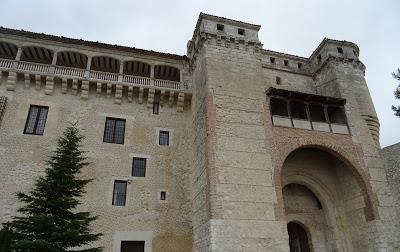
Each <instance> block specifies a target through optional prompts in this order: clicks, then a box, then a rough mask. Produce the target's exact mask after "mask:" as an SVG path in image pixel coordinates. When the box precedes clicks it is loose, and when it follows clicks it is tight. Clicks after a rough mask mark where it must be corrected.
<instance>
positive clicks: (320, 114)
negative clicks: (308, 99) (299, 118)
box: [308, 104, 326, 122]
mask: <svg viewBox="0 0 400 252" xmlns="http://www.w3.org/2000/svg"><path fill="white" fill-rule="evenodd" d="M308 108H309V110H310V116H311V121H313V122H326V118H325V112H324V107H323V106H322V105H320V104H310V105H309V106H308Z"/></svg>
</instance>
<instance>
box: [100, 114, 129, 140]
mask: <svg viewBox="0 0 400 252" xmlns="http://www.w3.org/2000/svg"><path fill="white" fill-rule="evenodd" d="M125 122H126V120H125V119H119V118H110V117H107V118H106V125H105V127H104V137H103V142H105V143H116V144H123V143H124V137H125Z"/></svg>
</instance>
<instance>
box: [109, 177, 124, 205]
mask: <svg viewBox="0 0 400 252" xmlns="http://www.w3.org/2000/svg"><path fill="white" fill-rule="evenodd" d="M112 204H113V205H114V206H125V204H126V181H122V180H116V181H114V191H113V200H112Z"/></svg>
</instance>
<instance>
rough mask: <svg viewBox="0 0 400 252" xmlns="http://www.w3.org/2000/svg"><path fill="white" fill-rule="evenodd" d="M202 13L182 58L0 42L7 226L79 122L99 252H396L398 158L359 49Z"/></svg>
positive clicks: (81, 45)
mask: <svg viewBox="0 0 400 252" xmlns="http://www.w3.org/2000/svg"><path fill="white" fill-rule="evenodd" d="M259 29H260V26H259V25H254V24H248V23H244V22H240V21H235V20H231V19H227V18H222V17H216V16H212V15H208V14H203V13H201V14H200V16H199V18H198V22H197V24H196V27H195V30H194V33H193V37H192V39H191V40H190V41H189V42H188V44H187V55H186V56H180V55H175V54H168V53H161V52H154V51H148V50H142V49H137V48H130V47H124V46H117V45H108V44H102V43H99V42H90V41H84V40H80V39H70V38H65V37H57V36H51V35H46V34H39V33H33V32H27V31H21V30H13V29H8V28H0V71H1V82H0V83H1V84H0V182H1V183H0V192H1V193H0V220H1V222H5V221H7V220H9V219H10V218H11V216H13V215H14V214H15V210H16V209H17V208H18V207H19V206H20V202H18V200H17V199H16V197H15V193H16V192H17V191H21V190H22V191H29V190H30V188H31V187H32V185H33V182H34V181H35V179H36V178H38V177H39V176H40V175H43V172H44V166H45V161H46V159H47V156H48V155H49V154H50V153H51V151H52V150H53V149H54V147H55V144H56V142H55V140H56V138H57V137H58V136H59V135H60V134H61V133H62V131H63V129H64V128H65V127H66V126H68V125H69V124H70V123H74V122H77V123H78V125H79V128H80V129H81V132H82V134H83V135H84V136H85V137H86V139H85V141H84V148H85V149H86V150H88V153H87V156H88V160H89V161H90V165H89V166H88V167H86V168H85V169H84V171H83V173H82V174H81V175H80V176H82V177H85V178H94V181H93V182H92V183H90V184H89V186H88V187H87V193H86V194H85V196H84V198H83V199H82V201H83V204H82V205H81V209H82V210H88V211H90V212H92V213H93V214H94V215H98V216H99V218H98V219H97V220H96V221H95V222H94V224H93V230H94V231H96V232H102V233H103V234H104V235H103V236H102V238H101V240H100V241H99V242H98V244H97V245H101V246H103V247H104V251H113V252H117V251H118V252H119V251H145V252H149V251H199V252H200V251H387V252H389V251H400V225H399V219H400V213H399V211H400V210H399V209H400V199H399V193H400V191H399V188H400V168H399V154H400V146H399V145H394V146H391V147H387V148H384V149H383V150H382V149H381V148H380V146H379V121H378V118H377V115H376V112H375V109H374V106H373V103H372V100H371V97H370V94H369V91H368V87H367V84H366V81H365V78H364V73H365V66H364V65H363V63H362V62H361V61H360V60H359V48H358V46H357V45H355V44H354V43H351V42H346V41H337V40H332V39H324V40H323V41H322V42H321V43H320V45H319V46H318V47H317V48H316V49H315V51H314V52H313V53H312V55H311V56H310V57H309V58H303V57H299V56H294V55H289V54H285V53H279V52H274V51H270V50H266V49H263V48H262V43H261V42H260V41H259V39H258V32H259Z"/></svg>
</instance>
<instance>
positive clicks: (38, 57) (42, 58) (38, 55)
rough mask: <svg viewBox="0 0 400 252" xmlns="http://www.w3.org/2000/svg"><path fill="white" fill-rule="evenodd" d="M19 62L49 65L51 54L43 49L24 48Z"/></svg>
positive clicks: (34, 47)
mask: <svg viewBox="0 0 400 252" xmlns="http://www.w3.org/2000/svg"><path fill="white" fill-rule="evenodd" d="M21 61H28V62H36V63H42V64H51V63H52V61H53V52H52V51H51V50H49V49H47V48H43V47H36V46H28V47H24V48H23V49H22V54H21Z"/></svg>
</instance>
